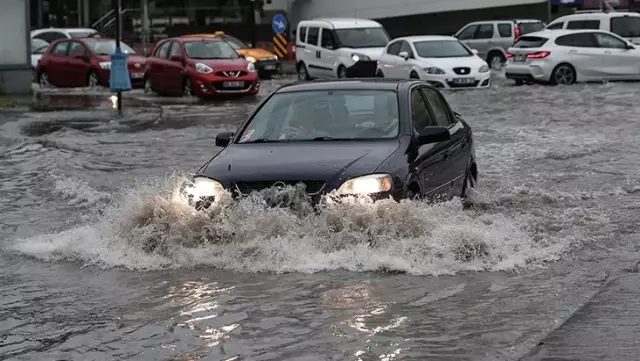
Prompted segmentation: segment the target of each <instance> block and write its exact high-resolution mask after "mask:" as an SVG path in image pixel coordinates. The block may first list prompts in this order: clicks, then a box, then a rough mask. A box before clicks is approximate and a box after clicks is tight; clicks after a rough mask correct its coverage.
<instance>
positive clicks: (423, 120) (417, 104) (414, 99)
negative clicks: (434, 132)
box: [411, 88, 437, 131]
mask: <svg viewBox="0 0 640 361" xmlns="http://www.w3.org/2000/svg"><path fill="white" fill-rule="evenodd" d="M411 120H412V121H413V126H414V127H415V128H416V130H417V131H422V130H423V129H424V128H426V127H432V126H435V125H437V123H436V122H434V121H433V119H432V118H431V113H430V112H429V108H428V107H427V103H426V102H425V100H424V97H423V96H422V94H421V93H420V89H419V88H414V89H413V90H411Z"/></svg>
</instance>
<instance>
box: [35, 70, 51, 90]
mask: <svg viewBox="0 0 640 361" xmlns="http://www.w3.org/2000/svg"><path fill="white" fill-rule="evenodd" d="M38 85H40V87H41V88H49V87H51V83H49V74H47V72H46V71H41V72H40V74H38Z"/></svg>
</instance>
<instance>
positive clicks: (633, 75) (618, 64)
mask: <svg viewBox="0 0 640 361" xmlns="http://www.w3.org/2000/svg"><path fill="white" fill-rule="evenodd" d="M593 36H594V37H595V39H596V43H597V44H598V46H599V47H600V48H601V49H602V50H603V54H602V55H601V56H602V58H601V63H602V69H603V71H604V72H606V74H605V75H606V77H607V78H608V79H611V80H633V79H638V78H639V77H640V56H639V54H640V53H639V52H638V50H637V49H636V48H635V47H633V48H630V46H629V44H628V43H627V42H626V41H625V40H623V39H622V38H619V37H617V36H615V35H610V34H606V33H597V32H594V33H593Z"/></svg>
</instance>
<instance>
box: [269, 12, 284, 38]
mask: <svg viewBox="0 0 640 361" xmlns="http://www.w3.org/2000/svg"><path fill="white" fill-rule="evenodd" d="M271 27H272V28H273V32H274V33H276V34H282V33H284V32H285V31H286V30H287V18H285V17H284V15H282V14H276V16H274V17H273V20H271Z"/></svg>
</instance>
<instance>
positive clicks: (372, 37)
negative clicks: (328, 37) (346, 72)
mask: <svg viewBox="0 0 640 361" xmlns="http://www.w3.org/2000/svg"><path fill="white" fill-rule="evenodd" d="M335 32H336V35H337V36H338V40H339V41H340V44H341V45H342V46H343V47H346V48H382V47H385V46H387V43H389V35H388V34H387V32H386V31H385V30H384V29H383V28H354V29H336V31H335Z"/></svg>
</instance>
